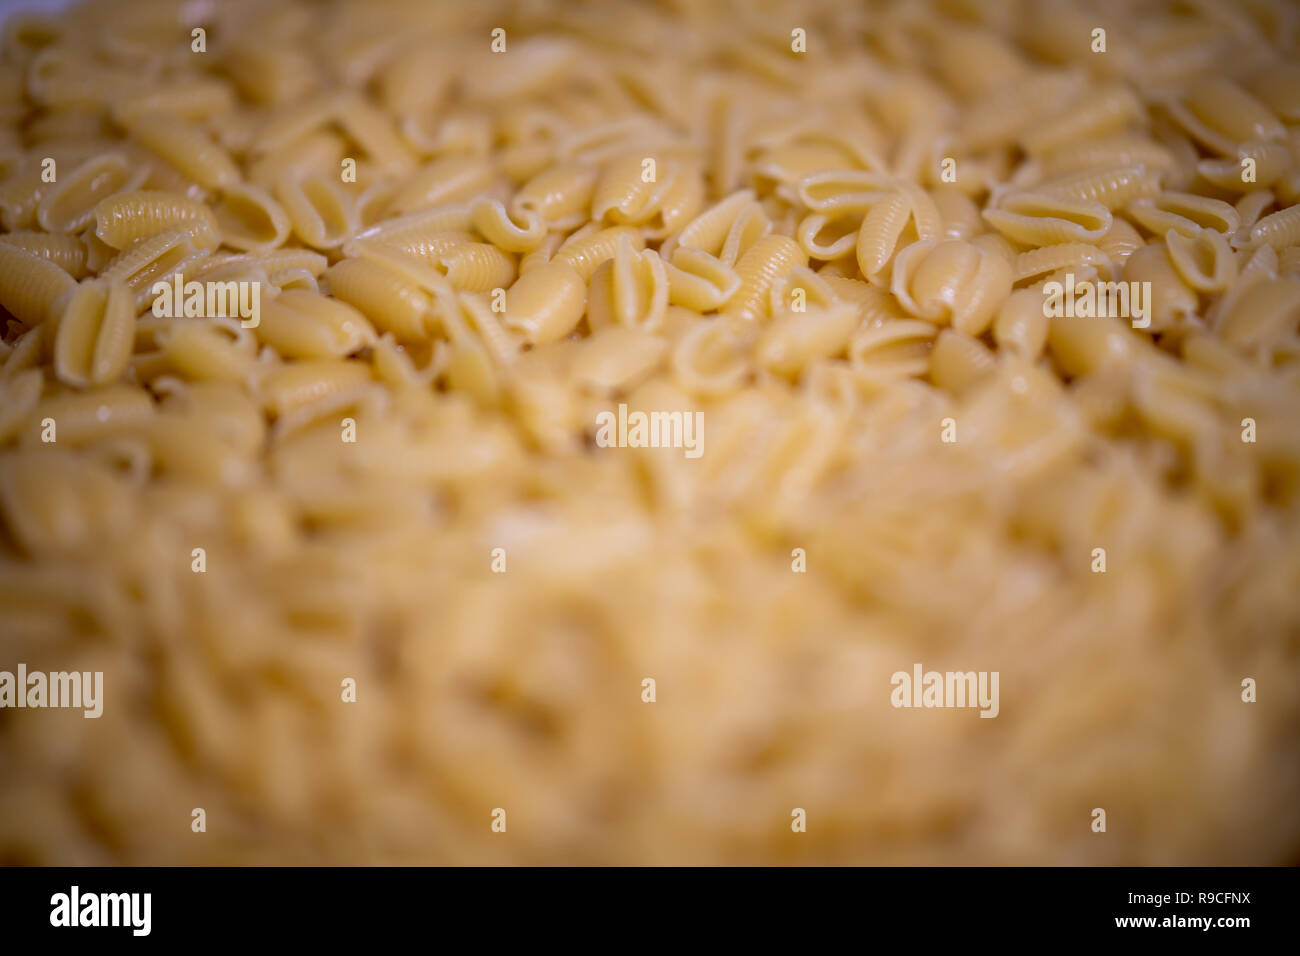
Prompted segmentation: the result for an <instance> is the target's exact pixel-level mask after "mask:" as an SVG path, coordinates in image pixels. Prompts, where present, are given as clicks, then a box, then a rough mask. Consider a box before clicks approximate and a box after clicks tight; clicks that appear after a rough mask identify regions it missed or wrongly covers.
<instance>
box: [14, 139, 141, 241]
mask: <svg viewBox="0 0 1300 956" xmlns="http://www.w3.org/2000/svg"><path fill="white" fill-rule="evenodd" d="M146 174H147V171H146V170H143V169H140V168H138V167H136V168H133V167H132V166H131V165H130V164H129V163H128V161H127V159H126V157H125V156H123V155H121V154H120V153H108V154H105V155H103V156H96V157H94V158H93V159H90V160H88V161H87V162H85V163H83V164H82V165H80V166H78V167H77V168H76V169H74V170H73V171H72V172H71V173H67V174H65V175H64V177H63V178H61V179H59V180H58V181H57V182H56V183H55V184H54V185H53V186H52V187H51V188H50V189H49V190H48V191H47V192H45V193H44V194H43V195H42V197H41V201H40V204H39V205H38V206H37V207H36V221H37V222H38V223H39V224H40V226H41V228H42V229H44V230H45V231H46V232H79V231H81V230H82V229H83V228H84V227H85V226H86V225H87V224H89V223H91V222H93V221H94V219H95V207H96V206H97V205H98V203H99V202H100V200H101V199H104V198H106V197H108V196H111V195H113V194H114V193H118V192H124V191H127V190H131V189H134V188H136V187H137V186H139V185H140V184H141V183H142V182H144V179H145V175H146Z"/></svg>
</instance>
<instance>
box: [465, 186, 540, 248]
mask: <svg viewBox="0 0 1300 956" xmlns="http://www.w3.org/2000/svg"><path fill="white" fill-rule="evenodd" d="M516 219H518V220H519V222H516V221H515V220H516ZM470 221H471V223H472V224H473V226H474V228H475V229H477V230H478V232H479V234H480V235H482V236H483V238H484V239H486V240H487V241H488V242H489V243H491V244H492V245H494V246H496V247H497V248H498V249H501V250H502V251H504V252H520V253H525V252H532V251H533V250H534V249H536V248H538V247H539V246H540V245H541V244H542V241H543V240H544V239H545V238H546V234H547V229H546V220H545V219H543V218H542V216H541V213H538V212H536V211H534V210H530V209H526V208H525V209H523V210H522V211H521V214H520V215H519V216H517V217H512V216H511V215H510V213H509V212H508V211H507V210H506V206H505V203H503V202H502V201H501V200H500V199H484V200H480V201H479V202H476V203H475V204H474V205H473V207H472V208H471V211H470Z"/></svg>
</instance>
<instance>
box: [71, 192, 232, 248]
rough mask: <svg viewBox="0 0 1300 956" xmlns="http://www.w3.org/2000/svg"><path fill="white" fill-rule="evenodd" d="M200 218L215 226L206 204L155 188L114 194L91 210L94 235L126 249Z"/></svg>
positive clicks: (113, 245) (108, 243) (214, 220)
mask: <svg viewBox="0 0 1300 956" xmlns="http://www.w3.org/2000/svg"><path fill="white" fill-rule="evenodd" d="M199 220H205V221H207V222H208V223H209V224H210V225H211V226H212V227H213V229H214V230H215V229H216V225H217V223H216V218H215V216H214V215H213V213H212V209H211V207H209V206H208V205H207V204H206V203H204V202H200V201H199V200H197V199H191V198H189V197H187V196H180V195H176V194H175V193H167V192H161V191H159V190H154V189H137V190H131V191H129V192H118V193H115V194H114V195H112V196H108V197H106V198H105V199H103V200H101V201H100V202H99V204H98V205H96V206H95V209H94V223H95V236H96V237H97V238H98V239H99V240H100V241H101V242H104V243H105V244H107V245H109V246H112V247H113V248H114V249H126V248H127V247H129V246H133V245H135V244H136V243H137V242H141V241H143V240H145V239H149V238H152V237H153V236H156V235H158V233H160V232H164V231H166V230H168V229H171V228H173V227H175V226H180V225H184V224H187V223H193V222H197V221H199Z"/></svg>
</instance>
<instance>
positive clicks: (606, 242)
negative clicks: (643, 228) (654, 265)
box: [552, 226, 645, 281]
mask: <svg viewBox="0 0 1300 956" xmlns="http://www.w3.org/2000/svg"><path fill="white" fill-rule="evenodd" d="M624 241H627V242H630V243H631V244H632V247H633V248H634V249H637V250H640V249H644V248H645V238H644V237H643V236H642V235H641V232H640V230H638V229H634V228H633V227H631V226H611V227H610V228H608V229H599V230H592V231H589V232H587V233H586V234H585V235H584V234H582V233H581V231H580V232H578V233H574V235H572V236H570V237H569V239H568V240H567V241H566V242H565V243H564V244H563V245H562V246H560V248H559V249H558V250H556V253H555V255H554V256H553V257H552V261H554V262H563V263H565V264H566V265H569V266H572V267H573V268H574V269H576V270H577V272H578V275H580V276H581V277H582V278H583V281H587V280H589V279H590V278H591V277H592V275H593V274H594V273H595V271H596V269H597V268H598V267H599V266H600V265H601V263H603V262H606V261H608V260H610V259H612V258H614V254H615V253H616V252H617V251H618V247H619V244H620V243H622V242H624Z"/></svg>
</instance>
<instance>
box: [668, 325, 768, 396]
mask: <svg viewBox="0 0 1300 956" xmlns="http://www.w3.org/2000/svg"><path fill="white" fill-rule="evenodd" d="M747 351H748V348H747V346H746V342H745V339H744V337H743V336H742V335H740V334H738V332H737V330H736V329H735V328H734V327H733V326H732V325H731V323H730V322H728V321H727V320H726V319H724V318H717V319H706V320H705V321H703V322H696V323H693V324H692V325H690V326H689V327H688V328H687V329H686V331H685V332H684V333H683V334H682V336H681V338H679V339H678V340H677V343H676V344H675V345H674V346H673V350H672V355H671V357H670V359H669V361H670V364H671V366H672V370H673V374H674V376H675V377H676V379H677V381H678V382H679V383H680V384H681V386H682V387H683V388H685V389H686V390H687V391H690V392H694V393H696V394H704V395H721V394H725V393H727V392H733V391H735V390H736V389H738V388H739V387H740V386H741V385H742V384H743V383H744V381H745V379H746V377H747V376H748V375H749V373H750V364H749V361H748V359H747V358H746V352H747Z"/></svg>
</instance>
